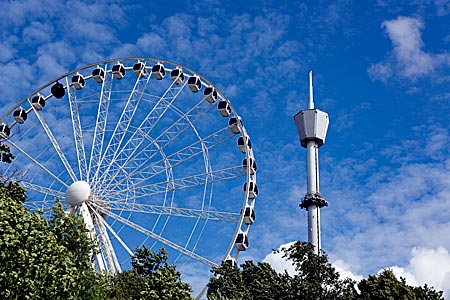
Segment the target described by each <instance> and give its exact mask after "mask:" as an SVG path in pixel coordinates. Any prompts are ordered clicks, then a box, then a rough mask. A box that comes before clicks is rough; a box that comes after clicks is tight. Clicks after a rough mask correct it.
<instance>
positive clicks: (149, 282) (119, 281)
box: [109, 246, 191, 300]
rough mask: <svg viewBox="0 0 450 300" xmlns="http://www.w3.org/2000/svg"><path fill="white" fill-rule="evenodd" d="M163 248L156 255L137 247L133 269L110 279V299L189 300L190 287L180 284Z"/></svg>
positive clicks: (133, 259) (146, 249)
mask: <svg viewBox="0 0 450 300" xmlns="http://www.w3.org/2000/svg"><path fill="white" fill-rule="evenodd" d="M167 258H168V257H167V252H166V250H165V249H164V248H162V249H160V250H159V252H158V253H154V252H152V251H150V249H149V248H147V247H146V246H144V247H138V248H137V249H136V252H135V255H134V256H133V258H132V266H133V268H132V269H131V270H128V271H124V272H122V273H119V274H117V275H115V276H113V277H111V287H110V294H109V298H110V299H117V300H119V299H151V300H153V299H154V300H156V299H161V300H171V299H180V300H182V299H191V297H190V293H191V288H190V286H189V285H188V284H186V283H183V282H182V281H181V274H180V273H179V272H178V271H177V270H176V267H175V266H174V265H171V264H168V263H167Z"/></svg>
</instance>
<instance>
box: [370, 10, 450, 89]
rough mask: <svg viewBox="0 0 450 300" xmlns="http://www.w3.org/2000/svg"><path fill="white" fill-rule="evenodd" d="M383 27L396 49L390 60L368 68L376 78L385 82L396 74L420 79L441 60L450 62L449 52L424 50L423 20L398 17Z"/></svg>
mask: <svg viewBox="0 0 450 300" xmlns="http://www.w3.org/2000/svg"><path fill="white" fill-rule="evenodd" d="M381 27H382V28H383V29H384V30H385V31H386V33H387V35H388V36H389V38H390V40H391V42H392V45H393V49H392V52H391V53H390V55H389V57H388V59H386V60H385V61H382V62H379V63H376V64H373V65H372V66H370V67H369V68H368V70H367V71H368V73H369V75H370V76H371V77H372V78H373V79H377V80H381V81H384V82H386V80H387V79H388V78H389V77H391V75H393V74H395V75H398V76H400V77H403V78H409V79H417V78H421V77H424V76H428V75H431V74H433V73H434V72H435V71H436V69H437V68H438V67H439V65H440V64H442V63H445V64H448V60H449V57H448V54H434V53H429V52H426V51H425V50H424V48H425V45H424V42H423V40H422V32H421V31H422V29H423V28H424V23H423V22H422V21H421V20H420V19H418V18H413V17H404V16H399V17H398V18H397V19H394V20H390V21H384V22H383V23H382V25H381Z"/></svg>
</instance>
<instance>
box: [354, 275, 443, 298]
mask: <svg viewBox="0 0 450 300" xmlns="http://www.w3.org/2000/svg"><path fill="white" fill-rule="evenodd" d="M358 289H359V290H360V293H359V296H358V298H357V299H358V300H441V299H442V300H443V299H444V298H443V296H442V292H436V291H435V290H434V289H433V288H430V287H428V286H427V285H425V286H424V287H411V286H409V285H407V284H406V281H405V279H404V278H401V279H400V280H398V279H397V278H396V277H395V275H394V273H393V272H392V271H391V270H383V271H382V272H381V273H380V274H379V275H370V276H369V277H368V278H367V279H363V280H361V281H360V282H359V283H358Z"/></svg>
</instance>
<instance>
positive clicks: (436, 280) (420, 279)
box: [388, 247, 450, 298]
mask: <svg viewBox="0 0 450 300" xmlns="http://www.w3.org/2000/svg"><path fill="white" fill-rule="evenodd" d="M388 269H391V270H392V271H393V272H394V274H395V275H396V276H398V277H403V278H405V279H406V283H407V284H409V285H413V286H419V285H420V286H423V285H424V284H427V285H431V286H433V287H434V288H435V289H436V290H442V291H444V297H446V298H447V297H450V253H449V252H448V250H447V249H445V248H444V247H438V248H436V249H430V248H413V249H412V250H411V259H410V261H409V264H408V265H407V266H405V267H398V266H393V267H390V268H388Z"/></svg>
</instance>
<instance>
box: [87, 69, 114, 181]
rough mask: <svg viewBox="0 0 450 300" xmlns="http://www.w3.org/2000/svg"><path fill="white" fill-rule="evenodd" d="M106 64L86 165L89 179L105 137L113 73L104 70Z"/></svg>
mask: <svg viewBox="0 0 450 300" xmlns="http://www.w3.org/2000/svg"><path fill="white" fill-rule="evenodd" d="M106 68H107V65H106V64H105V66H104V69H103V70H104V71H105V74H106V75H107V76H105V80H103V82H102V87H101V91H100V100H99V103H98V111H97V120H96V122H95V128H94V138H93V140H92V148H91V156H90V160H89V167H88V174H87V175H88V178H87V179H88V180H89V179H90V176H91V172H92V171H93V170H97V169H98V167H99V164H100V160H101V158H100V157H101V154H102V149H103V142H104V139H105V132H106V123H107V120H108V112H109V104H110V97H111V89H112V81H113V74H112V73H107V72H106Z"/></svg>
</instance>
